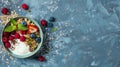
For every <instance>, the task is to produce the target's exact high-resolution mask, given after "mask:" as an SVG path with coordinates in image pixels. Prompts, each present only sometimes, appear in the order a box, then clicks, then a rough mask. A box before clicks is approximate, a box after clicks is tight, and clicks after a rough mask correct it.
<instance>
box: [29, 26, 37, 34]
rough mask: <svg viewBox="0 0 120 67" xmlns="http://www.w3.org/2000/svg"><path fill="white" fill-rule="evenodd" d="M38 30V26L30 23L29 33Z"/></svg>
mask: <svg viewBox="0 0 120 67" xmlns="http://www.w3.org/2000/svg"><path fill="white" fill-rule="evenodd" d="M34 32H38V27H37V26H35V25H28V34H31V33H34Z"/></svg>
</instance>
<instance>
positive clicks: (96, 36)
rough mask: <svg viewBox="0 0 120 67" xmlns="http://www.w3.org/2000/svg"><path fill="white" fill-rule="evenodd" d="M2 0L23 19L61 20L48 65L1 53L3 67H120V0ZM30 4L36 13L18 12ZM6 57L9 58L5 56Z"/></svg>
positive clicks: (1, 4)
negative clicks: (52, 17) (25, 4)
mask: <svg viewBox="0 0 120 67" xmlns="http://www.w3.org/2000/svg"><path fill="white" fill-rule="evenodd" d="M5 1H7V0H4V2H3V0H0V7H3V6H7V7H9V8H11V10H14V9H15V10H16V11H17V13H18V14H19V15H21V16H29V17H31V18H34V19H36V20H37V21H39V20H40V19H41V18H45V19H48V18H49V17H50V16H54V17H56V18H57V21H56V22H55V23H54V26H55V27H57V28H58V30H57V31H56V32H54V33H50V36H51V37H53V38H54V39H53V40H52V41H51V42H50V44H49V45H52V47H53V48H52V49H51V51H50V52H49V53H48V54H45V55H44V56H45V57H46V59H47V62H39V61H37V60H34V59H16V58H11V57H9V55H7V54H6V52H4V51H3V50H2V49H0V50H1V51H0V58H1V59H0V67H120V53H119V51H120V34H119V33H120V0H23V1H21V0H9V1H8V3H7V4H6V2H5ZM22 3H27V4H28V5H29V6H30V9H31V11H32V12H30V13H29V12H26V11H24V10H18V8H17V6H19V5H21V4H22ZM4 55H5V56H4Z"/></svg>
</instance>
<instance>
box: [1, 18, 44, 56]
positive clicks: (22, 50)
mask: <svg viewBox="0 0 120 67" xmlns="http://www.w3.org/2000/svg"><path fill="white" fill-rule="evenodd" d="M1 40H2V43H3V45H4V47H5V49H6V50H7V51H8V52H9V53H10V54H11V55H12V56H14V57H17V58H27V57H30V56H33V55H34V54H36V53H37V52H38V51H39V50H40V47H41V45H42V42H43V32H42V29H41V27H40V25H39V24H38V23H37V22H36V21H35V20H33V19H30V18H28V17H16V18H11V19H10V21H9V22H8V23H7V24H6V25H5V27H4V29H3V31H2V39H1Z"/></svg>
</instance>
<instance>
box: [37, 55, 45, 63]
mask: <svg viewBox="0 0 120 67" xmlns="http://www.w3.org/2000/svg"><path fill="white" fill-rule="evenodd" d="M38 60H39V61H41V62H43V61H45V60H46V59H45V57H43V56H39V57H38Z"/></svg>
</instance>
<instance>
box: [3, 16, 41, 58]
mask: <svg viewBox="0 0 120 67" xmlns="http://www.w3.org/2000/svg"><path fill="white" fill-rule="evenodd" d="M19 18H27V19H29V20H31V21H32V22H33V23H34V24H35V25H36V26H37V27H38V28H39V33H40V37H41V42H40V43H39V44H38V46H37V48H36V49H35V50H34V51H33V52H31V53H29V54H24V55H16V54H14V53H12V51H11V50H10V49H6V48H5V49H6V50H7V52H8V53H9V54H10V55H12V56H14V57H17V58H28V57H31V56H33V55H34V54H36V53H37V52H38V51H39V50H40V48H41V46H42V43H43V32H42V28H41V26H40V25H39V24H38V22H36V21H35V20H33V19H31V18H28V17H16V18H14V19H15V20H16V19H19ZM10 23H11V22H8V23H7V24H6V25H5V26H4V28H5V27H6V26H7V25H8V24H10ZM4 28H3V31H4ZM3 31H2V36H3ZM1 38H2V37H1ZM1 40H2V39H1ZM2 44H3V42H2ZM3 45H4V44H3ZM4 47H5V46H4Z"/></svg>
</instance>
